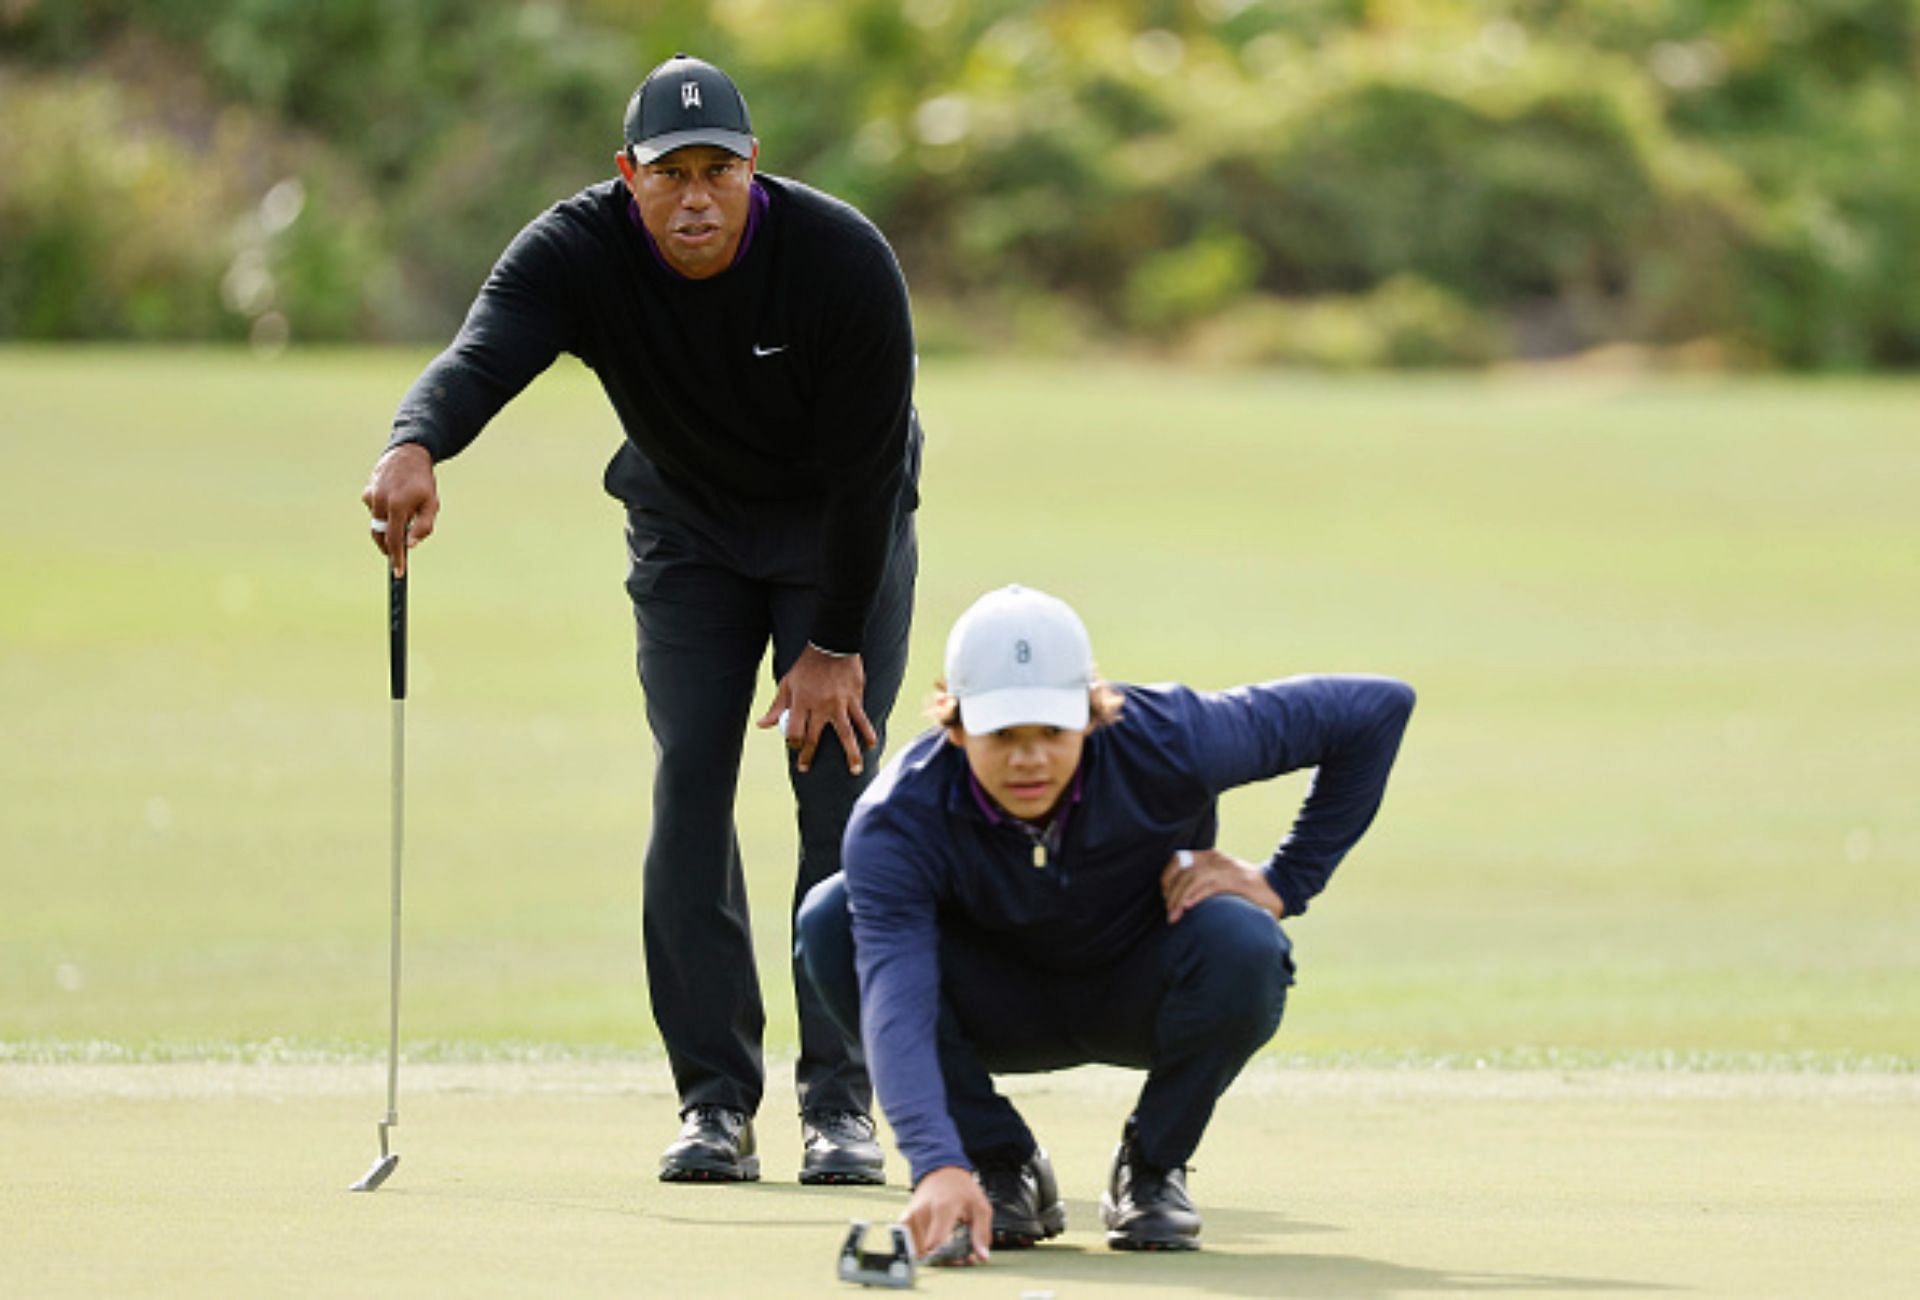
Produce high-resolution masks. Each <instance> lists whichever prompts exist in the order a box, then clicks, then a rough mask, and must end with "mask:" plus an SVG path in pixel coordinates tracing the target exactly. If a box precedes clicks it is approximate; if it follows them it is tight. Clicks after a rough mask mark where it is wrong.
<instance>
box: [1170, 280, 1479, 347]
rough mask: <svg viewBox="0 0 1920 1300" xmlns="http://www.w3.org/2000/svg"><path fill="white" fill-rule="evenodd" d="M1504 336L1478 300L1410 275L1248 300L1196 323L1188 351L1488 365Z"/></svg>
mask: <svg viewBox="0 0 1920 1300" xmlns="http://www.w3.org/2000/svg"><path fill="white" fill-rule="evenodd" d="M1504 344H1505V340H1504V338H1503V337H1502V332H1501V330H1500V329H1499V328H1498V327H1497V326H1496V325H1495V324H1494V323H1493V322H1491V321H1490V320H1488V319H1487V318H1486V317H1485V316H1484V315H1482V314H1481V313H1479V312H1477V311H1476V310H1475V309H1474V308H1473V307H1471V306H1469V305H1468V304H1467V303H1465V302H1464V301H1462V300H1461V299H1459V298H1457V297H1455V296H1453V295H1451V294H1449V293H1447V292H1446V291H1445V290H1442V289H1439V288H1437V287H1435V286H1434V285H1431V284H1428V283H1426V282H1424V281H1422V280H1420V279H1418V278H1417V277H1414V276H1404V275H1403V276H1396V277H1394V278H1393V279H1391V280H1389V281H1387V283H1385V284H1383V285H1381V286H1380V287H1379V288H1378V289H1375V290H1373V291H1371V292H1369V293H1364V294H1353V295H1326V296H1323V297H1319V298H1310V299H1300V298H1275V297H1266V296H1261V297H1253V298H1249V299H1246V300H1243V301H1241V302H1239V303H1237V304H1236V305H1234V306H1233V307H1232V308H1230V309H1229V310H1227V311H1225V312H1223V313H1221V314H1220V315H1219V316H1217V317H1215V318H1214V319H1213V320H1211V321H1209V322H1207V323H1206V325H1205V326H1204V327H1203V328H1201V329H1199V330H1197V331H1196V332H1195V333H1194V335H1193V338H1192V340H1191V342H1190V344H1189V346H1188V348H1187V353H1188V355H1189V356H1191V357H1192V358H1194V359H1196V360H1201V361H1206V362H1210V363H1215V364H1228V365H1287V366H1304V367H1310V368H1314V369H1321V370H1362V369H1375V368H1380V367H1408V368H1423V367H1441V366H1446V367H1461V366H1483V365H1486V364H1488V363H1489V362H1492V361H1494V360H1495V359H1497V358H1498V357H1499V356H1501V355H1502V354H1503V353H1504V351H1505V347H1504Z"/></svg>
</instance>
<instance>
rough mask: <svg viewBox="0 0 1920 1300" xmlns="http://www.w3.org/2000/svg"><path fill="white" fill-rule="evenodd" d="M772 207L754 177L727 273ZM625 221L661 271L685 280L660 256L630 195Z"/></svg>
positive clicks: (749, 242)
mask: <svg viewBox="0 0 1920 1300" xmlns="http://www.w3.org/2000/svg"><path fill="white" fill-rule="evenodd" d="M772 205H773V200H772V199H770V198H769V197H768V196H767V188H766V186H764V185H762V184H761V183H760V178H759V177H757V176H756V177H755V178H754V180H753V190H752V193H751V194H750V196H749V197H748V199H747V228H746V229H745V230H743V231H741V232H740V247H738V248H736V249H734V250H733V260H732V261H731V262H728V263H727V269H728V270H729V271H731V270H732V269H733V268H734V267H736V266H738V265H740V262H741V260H742V259H743V258H745V257H746V255H747V250H748V249H749V248H752V247H753V232H754V231H756V230H758V229H759V228H760V219H761V218H762V217H764V216H766V215H767V209H768V208H769V207H771V206H772ZM627 220H628V221H629V222H631V223H632V224H633V228H634V229H635V230H637V231H639V232H640V237H641V238H642V239H644V240H646V241H647V251H648V252H649V253H652V254H653V260H654V261H656V262H658V263H659V264H660V269H661V270H663V271H665V272H666V273H667V274H668V275H671V276H672V277H674V278H675V279H676V280H684V279H686V278H687V277H686V276H684V275H681V274H680V272H678V271H676V270H674V269H673V263H671V262H669V261H668V260H667V259H666V257H665V256H664V255H662V254H661V252H660V245H658V244H656V243H655V242H654V240H653V232H652V231H651V230H648V229H647V227H646V223H645V222H643V221H641V220H640V205H639V203H637V202H636V201H635V200H634V198H633V196H632V195H631V194H629V195H628V196H627Z"/></svg>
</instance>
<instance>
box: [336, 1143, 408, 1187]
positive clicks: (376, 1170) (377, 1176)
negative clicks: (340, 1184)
mask: <svg viewBox="0 0 1920 1300" xmlns="http://www.w3.org/2000/svg"><path fill="white" fill-rule="evenodd" d="M399 1163H400V1153H399V1152H398V1151H395V1152H393V1153H392V1154H391V1155H384V1156H381V1157H380V1158H379V1159H378V1160H376V1161H374V1162H373V1168H371V1169H369V1170H367V1176H366V1177H365V1178H362V1179H361V1180H360V1181H359V1182H357V1183H355V1184H354V1185H353V1186H352V1187H349V1188H348V1189H347V1190H348V1191H350V1192H371V1191H375V1190H377V1189H378V1188H379V1186H380V1184H381V1183H384V1182H386V1181H387V1179H388V1178H390V1177H392V1175H393V1171H394V1169H395V1167H396V1166H398V1165H399Z"/></svg>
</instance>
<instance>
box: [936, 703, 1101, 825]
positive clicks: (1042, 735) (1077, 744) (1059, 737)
mask: <svg viewBox="0 0 1920 1300" xmlns="http://www.w3.org/2000/svg"><path fill="white" fill-rule="evenodd" d="M1089 729H1090V728H1089ZM947 738H948V739H949V740H950V741H952V742H953V743H954V744H956V745H959V746H960V747H961V748H962V749H964V750H966V751H967V766H968V767H971V768H972V769H973V776H974V779H975V780H976V781H978V782H979V783H980V785H981V788H982V789H984V790H985V791H986V792H987V795H988V797H989V798H991V799H992V800H993V801H994V802H995V803H997V804H999V805H1000V806H1001V807H1002V808H1004V809H1005V810H1006V811H1008V812H1010V813H1012V814H1013V815H1014V816H1015V817H1018V818H1020V819H1021V820H1023V821H1037V820H1039V819H1040V818H1042V817H1045V816H1046V815H1047V814H1048V813H1049V812H1052V811H1053V808H1054V806H1055V805H1056V804H1058V803H1059V802H1060V798H1061V796H1062V795H1064V794H1065V793H1066V792H1067V786H1068V784H1069V783H1070V782H1072V780H1073V774H1074V772H1076V771H1077V770H1079V767H1080V751H1081V750H1083V749H1084V748H1086V744H1087V733H1086V731H1067V730H1065V729H1063V728H1060V727H1003V728H1001V729H1000V730H999V731H989V732H987V733H985V734H984V735H974V734H973V733H972V732H969V731H967V730H966V729H965V728H963V727H957V726H956V727H954V728H953V729H952V730H950V731H949V732H948V733H947Z"/></svg>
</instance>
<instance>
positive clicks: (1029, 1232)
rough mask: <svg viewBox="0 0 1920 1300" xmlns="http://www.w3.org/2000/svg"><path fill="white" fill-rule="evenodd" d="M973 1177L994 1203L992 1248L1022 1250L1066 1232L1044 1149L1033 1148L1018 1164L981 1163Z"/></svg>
mask: <svg viewBox="0 0 1920 1300" xmlns="http://www.w3.org/2000/svg"><path fill="white" fill-rule="evenodd" d="M974 1177H975V1178H977V1179H978V1180H979V1182H980V1190H981V1191H983V1192H985V1193H986V1194H987V1203H988V1204H990V1205H992V1206H993V1245H994V1249H996V1250H1021V1249H1024V1248H1026V1247H1028V1246H1034V1245H1038V1244H1039V1243H1040V1242H1043V1241H1045V1240H1046V1239H1047V1238H1049V1237H1057V1236H1059V1235H1060V1234H1061V1233H1062V1232H1065V1231H1066V1228H1067V1207H1066V1206H1065V1205H1064V1204H1062V1203H1061V1200H1060V1187H1059V1184H1057V1183H1056V1182H1054V1179H1053V1164H1052V1162H1051V1161H1049V1160H1048V1159H1047V1153H1046V1152H1045V1151H1042V1150H1040V1149H1039V1148H1038V1147H1035V1148H1034V1151H1033V1154H1032V1155H1030V1156H1028V1157H1027V1159H1026V1160H1025V1161H1024V1162H1022V1163H1020V1164H1002V1163H998V1162H994V1163H987V1164H983V1165H981V1166H980V1168H978V1169H977V1170H975V1171H974Z"/></svg>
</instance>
